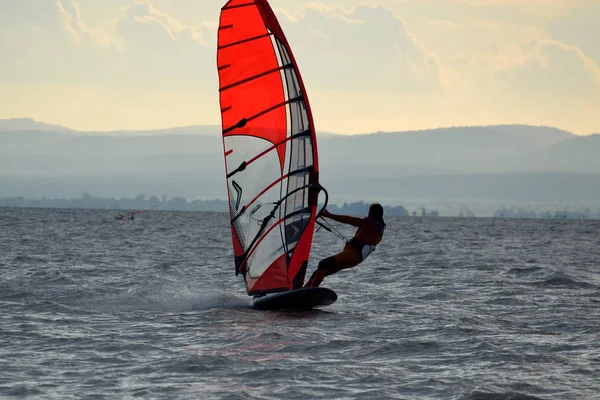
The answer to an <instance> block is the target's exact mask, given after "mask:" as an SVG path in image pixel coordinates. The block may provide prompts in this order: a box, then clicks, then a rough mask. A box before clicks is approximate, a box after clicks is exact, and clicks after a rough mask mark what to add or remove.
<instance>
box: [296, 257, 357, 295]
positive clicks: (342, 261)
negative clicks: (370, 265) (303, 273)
mask: <svg viewBox="0 0 600 400" xmlns="http://www.w3.org/2000/svg"><path fill="white" fill-rule="evenodd" d="M360 261H361V257H360V254H358V252H357V251H355V250H354V249H350V248H345V249H344V250H343V251H342V252H341V253H339V254H336V255H334V256H331V257H327V258H326V259H324V260H321V262H319V266H318V267H317V270H316V271H315V272H314V273H313V274H312V276H311V277H310V279H309V280H308V282H306V285H304V287H305V288H308V287H318V286H319V285H320V284H321V282H323V279H325V277H326V276H329V275H333V274H335V273H336V272H339V271H341V270H343V269H346V268H352V267H355V266H356V265H358V264H359V263H360Z"/></svg>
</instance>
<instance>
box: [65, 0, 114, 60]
mask: <svg viewBox="0 0 600 400" xmlns="http://www.w3.org/2000/svg"><path fill="white" fill-rule="evenodd" d="M55 4H56V7H57V8H58V11H59V12H60V15H61V17H62V19H63V24H64V27H65V30H66V31H67V34H68V35H69V36H70V37H71V39H72V40H73V41H74V43H75V44H77V45H81V44H82V43H83V40H84V39H85V40H89V41H90V42H91V43H93V44H95V45H98V46H100V47H102V48H104V49H110V48H114V49H115V50H121V44H120V43H119V40H118V39H117V38H116V37H115V36H113V35H111V34H110V33H108V32H106V31H104V30H102V29H94V28H90V27H89V26H88V25H87V24H86V23H85V22H84V21H83V18H82V17H81V10H80V8H79V5H78V4H77V2H76V1H75V0H70V1H68V0H67V1H65V2H64V3H63V0H55ZM67 8H70V10H67Z"/></svg>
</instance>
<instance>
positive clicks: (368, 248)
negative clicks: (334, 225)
mask: <svg viewBox="0 0 600 400" xmlns="http://www.w3.org/2000/svg"><path fill="white" fill-rule="evenodd" d="M346 243H348V244H349V245H350V246H351V247H352V248H353V249H355V250H356V251H358V252H359V253H360V257H361V260H360V261H361V262H362V261H364V260H365V259H366V258H367V257H368V256H369V255H370V254H371V253H373V252H374V251H375V249H376V248H377V246H373V245H370V244H367V243H365V241H364V240H361V239H357V238H352V239H350V240H348V241H347V242H346Z"/></svg>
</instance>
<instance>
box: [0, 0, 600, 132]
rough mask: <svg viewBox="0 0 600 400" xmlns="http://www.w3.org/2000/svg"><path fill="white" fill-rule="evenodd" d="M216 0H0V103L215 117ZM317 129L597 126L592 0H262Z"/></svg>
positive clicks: (27, 113)
mask: <svg viewBox="0 0 600 400" xmlns="http://www.w3.org/2000/svg"><path fill="white" fill-rule="evenodd" d="M224 3H225V0H150V1H131V0H102V1H98V0H0V118H23V117H27V118H34V119H36V120H39V121H43V122H47V123H52V124H59V125H63V126H67V127H69V128H73V129H79V130H114V129H153V128H166V127H173V126H186V125H209V124H220V115H219V105H218V102H219V99H218V75H217V70H216V31H217V26H218V18H219V13H220V8H221V7H222V6H223V4H224ZM270 3H271V6H272V7H273V9H274V10H275V13H276V14H277V16H278V18H279V21H280V24H281V25H282V27H283V29H284V31H285V33H286V36H287V38H288V41H289V42H290V45H291V47H292V50H293V52H294V54H295V57H296V59H297V61H298V64H299V69H300V72H301V74H302V76H303V79H304V83H305V85H306V88H307V92H308V96H309V99H310V102H311V106H312V109H313V114H314V120H315V125H316V127H317V130H320V131H329V132H335V133H346V134H353V133H367V132H375V131H404V130H415V129H429V128H437V127H447V126H471V125H492V124H513V123H517V124H530V125H544V126H553V127H557V128H561V129H565V130H568V131H570V132H572V133H575V134H578V135H587V134H591V133H600V45H599V44H598V42H597V40H598V38H600V24H599V23H598V22H597V21H600V0H527V1H523V0H379V1H377V0H366V1H355V0H317V1H311V2H307V1H302V0H271V1H270Z"/></svg>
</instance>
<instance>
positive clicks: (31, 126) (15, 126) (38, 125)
mask: <svg viewBox="0 0 600 400" xmlns="http://www.w3.org/2000/svg"><path fill="white" fill-rule="evenodd" d="M1 131H54V132H69V131H72V130H71V129H69V128H65V127H64V126H60V125H51V124H46V123H44V122H38V121H35V120H33V119H31V118H12V119H0V132H1Z"/></svg>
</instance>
